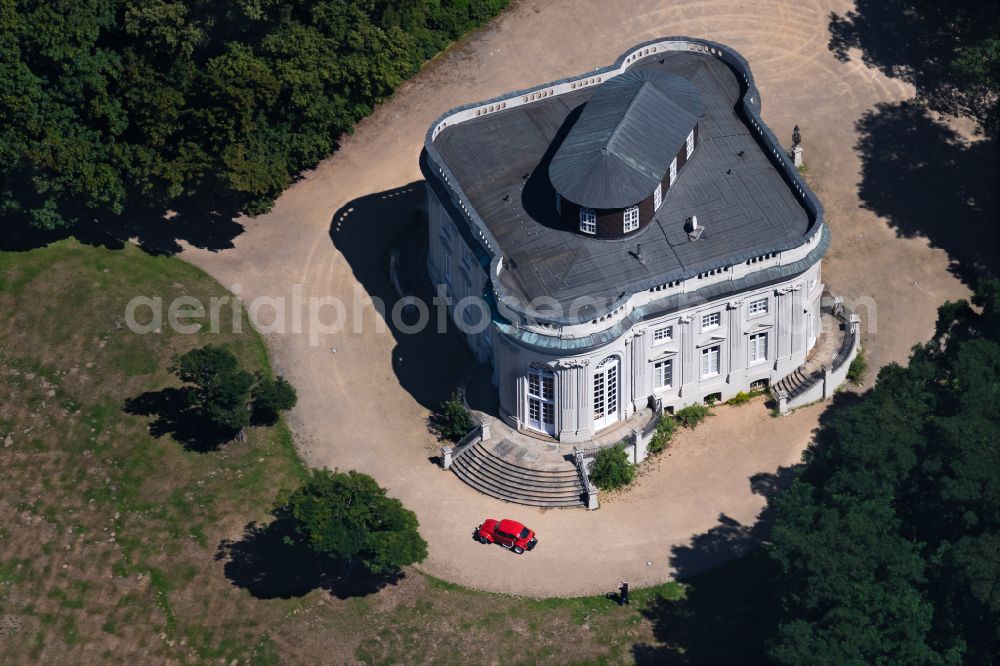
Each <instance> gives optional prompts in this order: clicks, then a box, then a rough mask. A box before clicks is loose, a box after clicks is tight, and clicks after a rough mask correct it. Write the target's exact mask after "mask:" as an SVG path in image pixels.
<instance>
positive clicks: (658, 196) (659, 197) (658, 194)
mask: <svg viewBox="0 0 1000 666" xmlns="http://www.w3.org/2000/svg"><path fill="white" fill-rule="evenodd" d="M662 203H663V183H657V184H656V189H655V190H653V210H654V211H657V210H660V205H661V204H662Z"/></svg>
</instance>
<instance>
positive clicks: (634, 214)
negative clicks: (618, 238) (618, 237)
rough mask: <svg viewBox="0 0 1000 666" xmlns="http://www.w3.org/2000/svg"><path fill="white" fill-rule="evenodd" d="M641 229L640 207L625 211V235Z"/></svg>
mask: <svg viewBox="0 0 1000 666" xmlns="http://www.w3.org/2000/svg"><path fill="white" fill-rule="evenodd" d="M638 228H639V207H638V206H632V207H631V208H626V209H625V233H628V232H630V231H635V230H636V229H638Z"/></svg>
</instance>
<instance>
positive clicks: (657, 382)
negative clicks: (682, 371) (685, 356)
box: [653, 358, 674, 389]
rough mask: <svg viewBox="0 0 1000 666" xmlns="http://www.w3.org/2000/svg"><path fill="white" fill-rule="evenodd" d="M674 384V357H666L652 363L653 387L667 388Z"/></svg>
mask: <svg viewBox="0 0 1000 666" xmlns="http://www.w3.org/2000/svg"><path fill="white" fill-rule="evenodd" d="M673 386H674V359H672V358H666V359H663V360H662V361H656V362H655V363H653V388H654V389H669V388H673Z"/></svg>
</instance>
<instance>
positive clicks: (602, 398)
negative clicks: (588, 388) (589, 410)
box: [594, 356, 618, 430]
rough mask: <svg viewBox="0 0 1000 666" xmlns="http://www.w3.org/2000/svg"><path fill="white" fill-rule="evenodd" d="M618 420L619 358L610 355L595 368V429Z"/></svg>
mask: <svg viewBox="0 0 1000 666" xmlns="http://www.w3.org/2000/svg"><path fill="white" fill-rule="evenodd" d="M617 420H618V358H617V357H615V356H609V357H608V358H606V359H604V360H603V361H601V362H600V363H599V364H598V366H597V367H596V368H595V369H594V430H600V429H601V428H604V427H605V426H607V425H610V424H611V423H614V422H615V421H617Z"/></svg>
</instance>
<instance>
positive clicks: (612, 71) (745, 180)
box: [421, 37, 829, 441]
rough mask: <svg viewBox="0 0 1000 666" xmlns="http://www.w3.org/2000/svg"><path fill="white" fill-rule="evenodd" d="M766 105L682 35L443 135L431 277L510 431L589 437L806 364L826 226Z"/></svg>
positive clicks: (431, 164) (450, 126)
mask: <svg viewBox="0 0 1000 666" xmlns="http://www.w3.org/2000/svg"><path fill="white" fill-rule="evenodd" d="M626 75H627V76H628V79H627V80H625V81H624V82H623V81H622V80H618V81H616V78H617V77H623V76H626ZM609 82H611V84H613V85H608V84H609ZM626 84H627V85H626ZM602 87H603V88H602ZM692 90H694V91H696V92H695V93H694V94H692V92H691V91H692ZM675 98H676V99H675ZM592 100H598V101H599V102H600V104H597V103H595V104H594V105H591V107H590V109H589V111H588V103H589V102H590V101H592ZM678 109H681V110H680V111H678ZM759 111H760V99H759V94H758V92H757V89H756V87H755V85H754V83H753V78H752V75H751V74H750V70H749V67H748V66H747V63H746V62H745V61H744V60H743V59H742V58H741V57H740V56H739V55H738V54H736V53H735V52H733V51H732V50H730V49H728V48H727V47H724V46H722V45H719V44H716V43H712V42H706V41H702V40H695V39H690V38H685V37H671V38H663V39H659V40H654V41H651V42H648V43H645V44H641V45H639V46H637V47H635V48H634V49H632V50H630V51H629V52H628V53H626V54H625V55H624V56H622V58H620V59H619V61H618V62H617V63H616V64H614V65H612V66H610V67H608V68H605V69H603V70H599V71H598V72H592V73H590V74H588V75H586V76H581V77H575V78H570V79H566V80H562V81H557V82H553V83H550V84H546V85H543V86H538V87H536V88H532V89H530V90H524V91H518V92H513V93H510V94H508V95H505V96H502V97H500V98H497V99H494V100H489V101H486V102H482V103H477V104H471V105H468V106H465V107H460V108H458V109H455V110H452V111H450V112H448V113H447V114H445V115H444V116H442V117H441V118H440V119H439V120H438V121H436V122H435V123H434V124H433V125H432V126H431V128H430V130H429V131H428V135H427V140H426V142H425V150H424V152H423V154H422V156H421V167H422V170H423V172H424V174H425V177H426V179H427V192H428V217H429V234H430V243H429V253H428V270H429V272H430V275H431V278H432V280H433V281H434V282H435V283H436V284H438V285H441V289H443V290H444V291H445V292H446V293H447V294H448V296H449V301H450V309H451V313H452V317H453V319H454V320H455V322H456V324H458V325H459V327H460V328H461V329H462V330H463V331H464V332H465V334H466V337H467V340H468V343H469V345H470V347H471V348H472V349H473V351H474V352H475V353H476V355H477V356H478V357H479V358H480V360H482V361H484V362H489V363H490V364H491V365H492V367H493V373H492V375H493V381H494V384H495V385H496V388H497V392H498V395H499V404H500V409H501V416H502V417H503V418H504V419H505V420H506V421H507V422H508V423H509V424H510V425H512V426H513V427H516V428H519V429H522V430H525V431H531V432H536V433H540V434H543V435H549V436H552V437H555V438H558V439H560V440H562V441H585V440H588V439H591V438H592V437H594V435H595V434H596V433H599V432H600V431H601V430H603V429H605V428H610V427H613V426H614V425H615V424H618V423H619V422H620V421H622V420H625V419H627V418H628V417H629V416H630V415H631V414H633V413H634V412H635V410H636V409H640V408H642V407H644V406H646V405H648V404H649V403H650V402H651V400H652V401H660V402H661V403H662V405H663V406H664V407H665V408H668V409H669V408H679V407H681V406H683V405H686V404H690V403H694V402H701V401H703V400H705V399H706V398H712V397H716V398H719V399H723V400H725V399H727V398H729V397H731V396H732V395H734V394H735V393H737V392H739V391H748V390H750V389H751V388H754V387H758V386H766V385H770V384H774V383H776V382H777V381H779V380H780V379H782V378H783V377H785V376H786V375H787V374H789V373H790V372H792V371H793V370H794V369H795V368H797V367H798V366H799V365H801V364H802V363H803V361H804V360H805V358H806V356H807V354H808V352H809V350H810V349H811V348H812V347H813V345H814V344H815V342H816V339H817V337H818V336H819V333H820V297H821V294H822V292H823V284H822V275H821V266H820V262H821V259H822V257H823V255H824V253H825V252H826V249H827V247H828V246H829V231H828V229H827V228H826V226H825V224H824V223H823V211H822V207H821V206H820V204H819V201H818V200H817V199H816V197H815V195H814V194H813V193H812V192H811V191H810V190H809V189H808V187H807V186H806V185H805V183H804V182H803V181H802V179H801V178H800V176H799V174H798V173H797V172H796V170H795V169H794V168H793V167H792V166H791V165H790V164H789V161H788V159H787V158H786V156H785V154H784V151H783V150H782V149H781V147H780V145H779V144H778V142H777V140H776V138H775V137H774V135H773V134H772V133H771V132H770V130H769V129H768V128H767V127H766V126H765V125H764V123H763V121H762V120H761V119H760V116H759ZM685 114H689V115H685ZM588 119H589V120H588ZM584 121H586V123H584ZM651 137H652V138H651ZM656 137H659V138H662V139H663V140H654V139H655V138H656ZM677 137H681V140H680V145H677V144H678V139H677ZM568 142H569V143H568ZM574 142H575V143H574ZM567 156H569V157H568V158H567V159H561V158H562V157H567ZM574 169H577V170H578V171H574ZM570 196H572V197H573V198H574V199H576V200H577V201H573V200H571V199H570ZM633 201H634V204H632V205H627V204H629V203H630V202H633ZM587 204H590V205H589V206H588V205H587ZM602 204H603V205H602ZM633 207H634V208H635V209H636V213H635V218H633V217H632V216H633V213H631V212H629V211H630V209H631V208H633ZM586 210H592V211H594V213H595V214H594V216H593V219H592V218H591V217H590V216H589V215H585V214H584V211H586ZM591 220H592V221H593V223H594V226H593V227H591V226H590V222H591ZM619 231H620V232H621V233H618V232H619ZM484 304H485V305H484Z"/></svg>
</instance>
